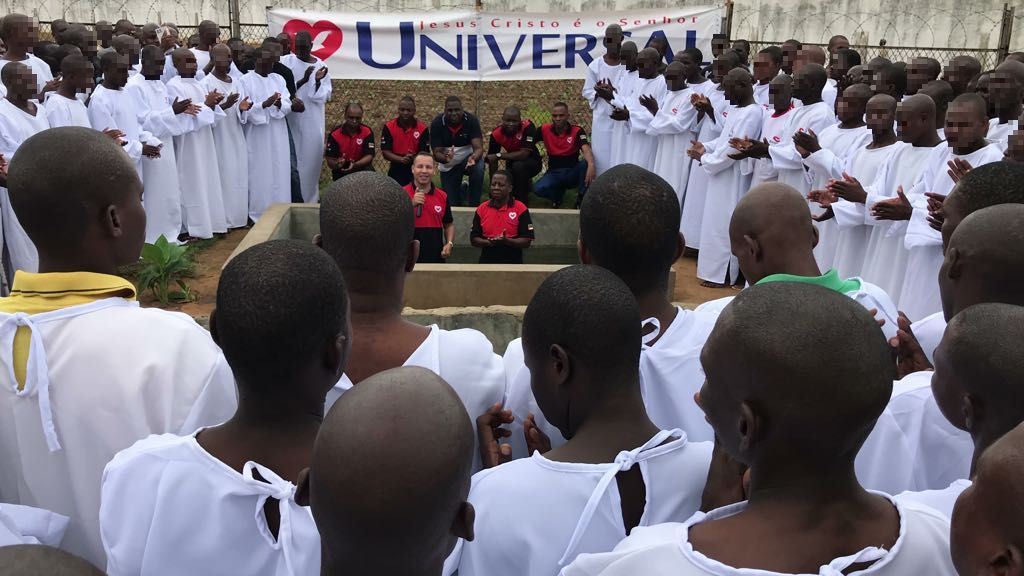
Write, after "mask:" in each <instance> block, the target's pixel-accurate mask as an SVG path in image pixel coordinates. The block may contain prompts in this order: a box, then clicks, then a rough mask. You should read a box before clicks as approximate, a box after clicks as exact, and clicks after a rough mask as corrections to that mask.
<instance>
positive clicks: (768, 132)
mask: <svg viewBox="0 0 1024 576" xmlns="http://www.w3.org/2000/svg"><path fill="white" fill-rule="evenodd" d="M793 110H794V108H790V109H788V110H786V111H785V112H783V113H782V114H778V113H776V112H775V110H774V109H773V110H765V111H764V112H763V113H762V114H763V116H764V120H763V121H762V122H763V124H762V125H761V138H762V139H767V140H768V147H769V148H770V147H772V146H781V145H782V144H783V143H784V142H785V141H786V140H787V139H789V140H791V139H792V138H793V134H792V133H791V132H789V131H788V127H789V116H790V115H791V114H792V113H793ZM778 179H779V171H778V170H776V169H775V165H774V164H772V159H771V157H770V156H769V157H768V158H757V159H756V160H754V175H753V176H752V177H751V179H750V187H751V188H753V187H754V186H757V185H758V184H763V183H765V182H774V181H776V180H778Z"/></svg>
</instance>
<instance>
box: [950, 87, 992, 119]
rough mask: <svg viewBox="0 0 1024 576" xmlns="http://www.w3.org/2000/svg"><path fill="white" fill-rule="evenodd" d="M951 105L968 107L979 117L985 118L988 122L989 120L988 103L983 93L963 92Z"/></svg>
mask: <svg viewBox="0 0 1024 576" xmlns="http://www.w3.org/2000/svg"><path fill="white" fill-rule="evenodd" d="M950 106H960V107H964V108H967V109H968V110H970V111H971V112H972V113H974V114H976V115H977V116H978V117H981V118H984V119H985V121H986V122H987V121H988V103H987V102H985V98H984V97H983V96H982V95H981V94H975V93H973V92H970V93H967V94H961V95H959V96H957V97H956V98H954V99H953V101H952V102H950Z"/></svg>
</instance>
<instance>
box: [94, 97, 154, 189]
mask: <svg viewBox="0 0 1024 576" xmlns="http://www.w3.org/2000/svg"><path fill="white" fill-rule="evenodd" d="M89 123H91V124H92V127H93V128H95V129H96V130H108V129H110V128H116V129H118V130H120V131H121V132H122V133H124V136H123V137H122V139H123V140H125V141H127V142H128V143H127V144H125V145H124V147H123V149H124V151H125V152H127V153H128V157H129V158H131V159H132V161H134V162H135V167H136V169H137V170H139V176H140V177H141V176H142V168H141V163H140V159H141V158H142V145H143V144H149V145H150V146H159V145H160V144H161V142H160V140H159V139H158V138H155V137H153V135H152V134H150V133H149V132H147V131H146V130H143V129H142V126H141V125H140V124H139V120H138V111H137V110H135V102H134V98H132V96H131V95H130V94H128V92H127V91H126V90H125V89H124V88H121V89H120V90H110V89H108V88H107V87H105V86H103V85H102V84H101V85H99V86H96V89H95V90H93V93H92V96H90V97H89Z"/></svg>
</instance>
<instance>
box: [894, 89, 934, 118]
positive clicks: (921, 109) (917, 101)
mask: <svg viewBox="0 0 1024 576" xmlns="http://www.w3.org/2000/svg"><path fill="white" fill-rule="evenodd" d="M900 106H902V107H903V108H905V109H906V110H907V111H909V112H912V113H914V114H927V115H928V116H931V117H932V118H933V119H934V118H935V101H934V100H932V99H931V98H930V97H928V96H926V95H924V94H914V95H913V96H907V99H906V100H904V101H903V102H900Z"/></svg>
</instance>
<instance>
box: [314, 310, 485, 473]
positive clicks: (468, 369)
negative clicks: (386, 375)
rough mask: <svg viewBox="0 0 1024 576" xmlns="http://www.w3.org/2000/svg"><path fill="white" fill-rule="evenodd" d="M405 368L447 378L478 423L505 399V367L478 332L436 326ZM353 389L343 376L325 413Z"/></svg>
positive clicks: (329, 395)
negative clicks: (415, 367) (480, 417)
mask: <svg viewBox="0 0 1024 576" xmlns="http://www.w3.org/2000/svg"><path fill="white" fill-rule="evenodd" d="M403 366H420V367H422V368H426V369H428V370H430V371H431V372H433V373H434V374H437V375H438V376H440V377H441V378H443V379H444V381H445V382H447V383H448V384H449V385H450V386H451V387H452V388H453V389H454V390H455V393H456V394H458V395H459V398H460V399H461V400H462V403H463V404H464V405H465V407H466V412H468V413H469V417H470V419H471V420H472V421H473V422H474V423H475V422H476V418H477V416H480V415H481V414H483V413H484V412H486V411H487V409H488V408H490V407H491V406H493V405H494V404H496V403H498V402H501V401H502V399H503V398H504V394H505V367H504V365H503V364H502V363H501V358H499V357H498V355H497V354H495V353H494V347H493V346H491V342H490V341H489V340H488V339H487V337H486V336H484V335H483V334H481V333H480V332H477V331H476V330H471V329H468V328H463V329H461V330H442V329H440V328H438V327H437V325H436V324H435V325H432V326H430V334H429V335H428V336H427V339H426V340H424V341H423V343H422V344H420V346H419V348H417V349H416V350H414V351H413V353H412V354H411V355H410V356H409V357H408V358H406V360H405V363H404V364H403ZM352 386H353V384H352V381H351V380H349V378H348V376H347V375H342V377H341V380H340V381H339V382H338V383H337V384H336V385H335V386H334V388H333V389H331V391H330V392H328V393H327V402H326V406H325V408H324V413H325V414H326V413H327V410H329V409H330V408H331V406H333V405H334V403H335V402H337V401H338V398H341V396H342V394H344V393H345V392H346V391H348V390H350V389H352ZM480 468H481V463H480V456H479V453H478V451H476V450H474V451H473V470H474V471H476V470H479V469H480Z"/></svg>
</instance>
